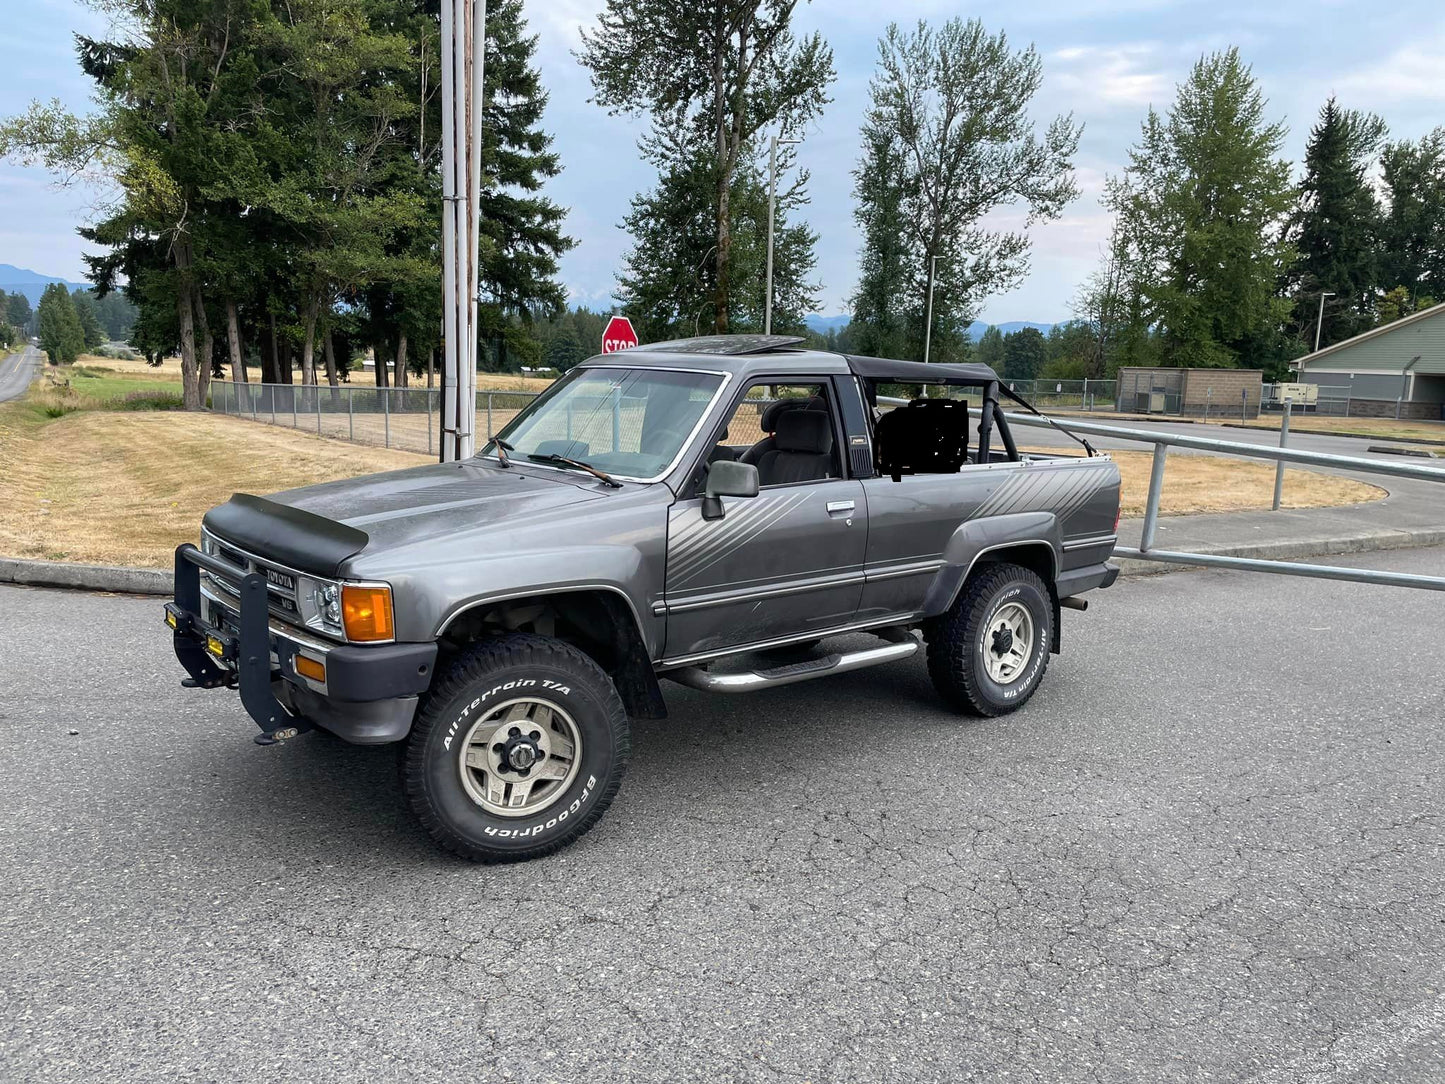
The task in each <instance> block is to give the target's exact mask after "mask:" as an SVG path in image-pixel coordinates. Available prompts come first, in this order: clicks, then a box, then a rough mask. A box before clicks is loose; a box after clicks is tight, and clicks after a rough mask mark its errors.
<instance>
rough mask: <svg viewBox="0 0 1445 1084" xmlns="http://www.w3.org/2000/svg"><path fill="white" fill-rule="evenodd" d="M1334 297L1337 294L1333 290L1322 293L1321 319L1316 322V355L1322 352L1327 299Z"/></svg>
mask: <svg viewBox="0 0 1445 1084" xmlns="http://www.w3.org/2000/svg"><path fill="white" fill-rule="evenodd" d="M1334 296H1335V293H1334V291H1333V290H1322V291H1321V292H1320V315H1319V319H1318V320H1316V321H1315V353H1316V354H1318V353H1319V352H1320V332H1321V331H1323V330H1324V327H1325V298H1327V297H1334Z"/></svg>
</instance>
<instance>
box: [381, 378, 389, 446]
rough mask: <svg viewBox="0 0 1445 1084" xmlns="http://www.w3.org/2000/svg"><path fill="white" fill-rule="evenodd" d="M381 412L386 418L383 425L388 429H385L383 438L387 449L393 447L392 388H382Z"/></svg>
mask: <svg viewBox="0 0 1445 1084" xmlns="http://www.w3.org/2000/svg"><path fill="white" fill-rule="evenodd" d="M381 412H382V414H383V416H384V417H385V419H386V420H385V421H384V422H383V423H382V424H383V425H384V426H385V427H386V429H385V435H384V436H383V437H382V443H383V444H384V445H385V446H386V447H388V448H390V447H391V389H390V388H382V389H381Z"/></svg>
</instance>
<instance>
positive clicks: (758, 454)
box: [166, 336, 1119, 861]
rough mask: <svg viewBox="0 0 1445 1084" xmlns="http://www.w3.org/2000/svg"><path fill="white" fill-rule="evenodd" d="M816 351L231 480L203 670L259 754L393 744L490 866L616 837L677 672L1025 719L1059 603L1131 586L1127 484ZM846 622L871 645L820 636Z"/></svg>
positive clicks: (205, 550)
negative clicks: (867, 678) (414, 461)
mask: <svg viewBox="0 0 1445 1084" xmlns="http://www.w3.org/2000/svg"><path fill="white" fill-rule="evenodd" d="M800 341H801V340H798V339H792V338H787V337H782V336H769V337H763V336H722V337H712V338H701V339H686V340H681V341H677V342H670V343H659V344H656V345H651V346H644V347H638V348H635V349H633V350H629V351H627V352H625V353H621V354H612V355H608V356H605V357H597V358H593V359H591V360H590V361H588V362H586V363H585V364H583V365H580V366H578V367H576V368H574V369H573V370H571V371H570V372H569V373H567V375H566V376H564V377H563V378H561V379H560V380H558V381H557V382H556V383H555V384H554V385H552V386H551V387H550V388H548V389H547V391H546V392H544V393H542V394H541V395H540V396H538V397H537V398H536V400H535V401H534V402H533V403H532V404H531V405H529V406H528V407H527V409H525V410H523V411H522V412H521V413H519V414H518V415H517V416H516V417H515V418H513V419H512V420H511V421H510V422H509V423H508V424H507V425H506V426H505V427H504V428H502V429H501V431H500V432H498V433H497V434H496V436H495V437H493V438H492V439H491V440H490V441H489V442H488V443H487V444H486V445H485V446H484V447H483V448H482V449H481V451H480V452H479V454H478V455H477V456H476V458H474V459H471V460H468V461H466V462H462V463H447V464H438V465H433V466H424V467H416V468H413V469H410V470H402V471H396V472H392V473H388V474H378V475H373V476H370V477H366V478H356V479H351V480H348V481H341V482H330V483H326V484H324V485H317V486H309V487H307V488H305V489H296V490H290V491H287V492H284V493H278V494H274V495H272V496H271V497H268V498H264V499H263V498H259V497H253V496H248V495H245V494H237V495H236V496H234V497H233V498H232V499H231V500H230V501H229V502H227V503H226V504H223V505H221V506H219V507H217V508H214V509H212V510H211V511H210V512H209V513H207V514H206V516H205V519H204V524H203V529H202V542H201V545H200V547H199V548H197V547H195V546H192V545H184V546H181V547H180V548H179V549H178V550H177V551H176V591H175V600H174V602H172V603H170V604H168V605H167V607H166V623H167V624H168V625H170V626H171V627H172V629H173V630H174V644H175V651H176V655H177V657H178V658H179V660H180V662H181V664H182V665H183V666H184V667H185V669H186V671H187V672H188V673H189V675H190V677H189V678H188V679H187V680H186V682H185V684H187V685H189V686H192V687H200V688H208V689H209V688H221V687H225V688H236V689H237V690H238V691H239V693H240V697H241V701H242V703H243V705H244V706H245V708H246V710H247V712H248V713H249V714H250V715H251V717H252V718H253V719H255V721H256V722H257V723H258V724H259V725H260V727H261V731H262V733H261V734H260V735H258V737H257V741H259V742H261V743H263V744H268V743H273V742H276V741H279V740H283V739H287V738H291V737H294V736H295V735H297V734H298V733H300V732H302V731H305V730H309V729H312V728H313V727H322V728H324V729H326V730H329V731H331V732H332V733H334V734H336V735H338V736H339V737H341V738H344V739H346V740H347V741H351V742H357V743H361V744H375V743H382V742H403V741H404V742H405V743H406V748H405V751H404V757H403V765H404V767H403V779H404V786H405V790H406V793H407V795H408V798H409V800H410V802H411V805H412V807H413V808H414V809H415V811H416V813H417V816H418V817H419V818H420V820H421V822H422V824H423V825H424V826H425V827H426V829H427V830H428V831H429V832H430V833H431V835H432V836H433V837H434V838H435V839H436V840H437V842H438V843H440V844H441V845H442V846H443V847H445V848H447V849H448V850H450V851H453V852H455V853H456V854H459V855H462V856H464V857H467V858H471V859H477V860H483V861H498V860H514V859H522V858H532V857H535V856H538V855H542V854H546V853H548V852H551V851H554V850H556V849H558V848H560V847H562V846H564V845H566V844H567V843H569V842H571V841H572V840H574V839H576V838H577V837H578V836H580V835H582V833H584V832H585V831H587V829H588V828H589V827H590V826H591V825H593V824H594V823H596V821H597V820H598V818H600V817H601V816H602V814H603V812H604V811H605V810H606V809H607V806H608V805H609V803H611V801H612V798H613V796H614V795H615V794H616V793H617V789H618V786H619V785H620V783H621V781H622V774H623V770H624V767H625V765H626V763H627V758H628V752H629V747H630V738H629V730H628V719H629V717H636V718H659V717H662V716H664V715H665V714H666V706H665V704H664V701H663V695H662V688H661V683H660V681H659V679H661V678H666V679H669V680H672V681H675V682H680V683H681V684H684V685H689V686H692V687H693V688H696V689H704V690H709V691H713V692H722V693H740V692H751V691H754V690H765V689H769V688H772V687H774V686H779V685H785V684H789V683H792V682H797V681H805V680H809V679H812V678H819V677H825V676H827V675H829V674H841V673H844V672H846V671H849V670H856V669H859V668H860V667H865V666H872V665H875V664H878V663H883V662H888V661H891V660H895V659H903V658H906V657H908V656H910V655H912V654H914V653H915V652H917V651H920V650H921V651H924V652H926V655H927V659H928V670H929V673H930V675H931V676H932V678H933V682H934V684H935V686H936V687H937V689H938V692H939V694H940V695H941V696H942V698H943V700H944V702H945V703H946V704H947V705H948V706H949V707H950V708H952V709H954V710H957V711H959V712H963V713H968V714H974V715H999V714H1002V713H1005V712H1010V711H1014V710H1015V709H1017V708H1019V707H1021V706H1022V705H1023V704H1024V703H1025V702H1026V701H1027V700H1028V699H1029V697H1030V696H1031V695H1032V694H1033V692H1034V690H1035V689H1036V688H1037V687H1038V685H1039V682H1040V681H1041V680H1042V679H1043V676H1044V669H1045V667H1046V666H1047V665H1048V660H1049V655H1050V653H1051V652H1057V651H1058V650H1059V623H1060V611H1061V608H1072V609H1083V608H1084V606H1085V603H1083V602H1082V601H1081V600H1079V598H1078V596H1079V595H1080V594H1082V593H1083V592H1085V591H1088V590H1090V589H1093V588H1097V587H1107V586H1109V585H1110V584H1111V583H1112V582H1113V581H1114V578H1115V576H1116V575H1117V570H1116V569H1115V568H1114V567H1113V566H1111V565H1109V564H1108V563H1107V560H1108V558H1109V556H1110V554H1111V553H1112V552H1113V548H1114V541H1115V532H1116V529H1117V526H1118V513H1119V471H1118V469H1117V467H1116V466H1115V464H1114V463H1113V462H1112V461H1111V460H1109V459H1108V458H1107V457H1104V456H1096V455H1094V454H1093V451H1092V449H1088V448H1087V444H1085V447H1086V449H1087V450H1088V452H1089V454H1088V455H1087V456H1080V457H1064V456H1054V455H1043V454H1024V453H1020V452H1019V451H1018V449H1017V447H1016V444H1015V442H1014V439H1013V436H1012V435H1011V434H1010V432H1009V428H1008V425H1007V423H1006V420H1005V419H1004V417H1003V415H1002V412H1001V410H1000V408H999V396H1000V394H1002V395H1004V396H1007V397H1010V398H1012V397H1013V396H1012V395H1011V393H1010V392H1009V391H1008V389H1007V388H1002V387H1001V386H1000V384H999V380H998V377H997V376H996V375H995V374H994V373H993V371H992V370H990V369H988V368H987V367H985V366H980V365H954V366H950V365H927V366H925V365H922V364H919V363H916V362H907V361H889V360H883V359H878V358H864V357H844V356H840V355H837V354H831V353H822V352H818V351H813V350H806V349H799V348H798V347H797V344H798V343H799V342H800ZM925 383H926V385H927V386H929V387H932V388H933V389H934V394H933V396H932V397H922V394H921V393H923V392H924V391H925V387H924V385H925ZM940 391H942V392H943V393H944V394H939V392H940ZM880 403H881V404H882V405H881V406H880ZM888 406H892V409H884V408H885V407H888ZM842 633H864V634H871V635H873V636H875V637H877V640H878V642H877V643H876V644H875V645H868V643H867V641H866V640H863V641H861V642H862V643H863V645H864V646H861V647H858V646H851V645H853V644H857V643H859V642H860V641H859V639H858V638H857V637H854V638H853V639H852V640H850V641H848V643H847V644H845V646H844V648H843V649H841V650H837V651H829V650H828V649H827V648H826V647H824V648H819V647H818V646H817V645H818V644H819V643H820V642H822V641H824V640H827V639H828V638H830V637H834V636H837V635H839V634H842Z"/></svg>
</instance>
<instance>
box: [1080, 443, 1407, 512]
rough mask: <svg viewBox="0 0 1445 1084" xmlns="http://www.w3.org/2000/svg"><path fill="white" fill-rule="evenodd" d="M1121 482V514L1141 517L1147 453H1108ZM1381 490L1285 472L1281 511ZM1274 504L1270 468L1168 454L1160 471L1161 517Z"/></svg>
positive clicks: (1368, 497) (1348, 500)
mask: <svg viewBox="0 0 1445 1084" xmlns="http://www.w3.org/2000/svg"><path fill="white" fill-rule="evenodd" d="M1109 455H1110V456H1111V457H1113V459H1114V461H1115V462H1116V463H1118V464H1119V474H1120V476H1121V477H1122V478H1123V491H1122V495H1121V500H1120V504H1121V505H1122V506H1123V511H1124V515H1126V516H1142V515H1143V514H1144V503H1145V501H1146V500H1147V498H1148V495H1149V469H1150V466H1151V465H1152V462H1153V459H1154V456H1153V453H1152V452H1110V453H1109ZM1383 496H1385V490H1383V489H1381V488H1379V487H1378V486H1372V485H1368V484H1366V483H1365V482H1356V481H1355V480H1353V479H1351V478H1341V477H1339V476H1338V475H1333V474H1318V473H1316V472H1315V471H1306V470H1287V471H1285V472H1284V494H1283V501H1282V503H1283V505H1284V507H1286V508H1325V507H1329V506H1332V505H1341V504H1363V503H1364V502H1366V501H1377V500H1379V499H1380V498H1381V497H1383ZM1273 500H1274V464H1273V463H1253V462H1248V461H1245V460H1240V459H1223V458H1220V457H1218V456H1206V455H1171V456H1170V457H1169V459H1168V461H1167V463H1166V466H1165V470H1164V491H1163V493H1162V494H1161V496H1160V502H1159V504H1160V512H1161V513H1162V514H1163V515H1166V516H1184V515H1197V514H1200V513H1204V512H1241V511H1247V510H1252V509H1264V508H1268V507H1269V506H1270V504H1271V503H1272V502H1273Z"/></svg>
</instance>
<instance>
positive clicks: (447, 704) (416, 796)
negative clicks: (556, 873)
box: [402, 633, 632, 862]
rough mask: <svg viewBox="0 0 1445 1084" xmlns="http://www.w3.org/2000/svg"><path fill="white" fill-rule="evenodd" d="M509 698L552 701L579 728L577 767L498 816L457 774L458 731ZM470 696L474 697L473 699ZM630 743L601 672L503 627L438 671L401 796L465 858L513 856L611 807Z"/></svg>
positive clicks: (575, 653) (553, 846) (571, 831)
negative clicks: (547, 793)
mask: <svg viewBox="0 0 1445 1084" xmlns="http://www.w3.org/2000/svg"><path fill="white" fill-rule="evenodd" d="M518 695H520V696H524V697H525V698H527V699H529V700H537V701H543V702H545V703H550V704H555V705H556V706H557V707H558V708H560V709H562V710H563V711H564V712H565V713H566V714H567V715H568V716H570V718H571V720H572V721H573V723H575V726H576V728H577V730H578V731H579V732H580V737H581V748H580V751H579V752H578V753H577V760H578V771H577V772H576V776H575V778H574V779H572V780H571V781H570V782H568V783H566V784H565V791H564V792H563V793H562V794H561V795H560V796H559V797H557V798H556V799H555V800H553V801H552V803H551V804H549V805H548V806H547V807H546V808H544V809H542V810H541V811H540V812H538V813H536V814H533V815H530V816H504V815H501V814H498V813H493V812H490V811H488V810H487V809H485V808H484V807H483V806H482V805H481V804H479V803H478V801H476V800H474V798H473V797H472V795H470V794H469V793H468V791H467V785H466V784H464V783H463V781H462V771H463V769H462V761H463V758H465V757H466V753H467V749H466V740H465V739H466V736H467V733H468V731H469V730H470V728H471V727H472V725H473V723H474V722H475V721H476V720H478V719H482V718H485V717H486V713H487V711H488V707H487V705H488V703H489V702H490V703H491V704H493V705H496V704H501V703H505V702H506V700H507V699H508V698H515V697H517V696H518ZM479 701H480V702H479ZM631 750H632V739H631V732H630V730H629V727H628V722H627V712H626V711H625V710H624V708H623V706H622V700H621V699H620V698H619V697H618V695H617V690H616V688H614V687H613V684H612V681H611V680H610V679H609V678H608V676H607V674H606V673H605V672H604V671H603V670H602V668H601V667H599V666H598V665H597V664H596V663H595V662H593V661H592V659H590V658H589V657H588V656H587V655H585V654H583V653H582V652H581V651H579V650H578V649H577V648H575V647H573V646H572V645H570V644H567V643H564V642H563V641H561V640H554V639H551V638H549V637H545V636H533V635H530V634H525V633H509V634H507V635H505V636H499V637H497V638H496V639H492V640H487V641H484V642H482V643H478V644H476V645H474V646H472V647H471V648H469V649H468V650H467V651H465V652H464V653H462V654H460V655H458V656H457V657H456V658H454V659H453V660H452V661H451V664H450V665H449V666H448V667H447V668H446V669H445V671H444V672H443V673H441V674H440V675H439V676H438V678H437V681H436V683H435V684H434V685H433V686H432V688H431V690H430V692H428V694H427V696H426V698H425V700H424V702H423V704H422V705H421V707H420V709H419V711H418V713H417V718H416V722H415V723H413V725H412V729H411V735H410V736H409V737H408V738H407V743H406V751H405V754H404V755H403V758H402V784H403V787H404V789H405V792H406V795H407V799H408V801H409V802H410V804H411V807H412V809H413V811H414V812H415V813H416V815H417V818H418V820H420V821H421V824H422V827H424V828H425V829H426V830H427V832H428V833H429V834H430V835H431V837H432V838H433V839H434V840H436V842H437V843H438V844H439V845H440V846H441V847H443V848H445V849H446V850H448V851H451V852H452V853H453V854H456V855H460V856H461V857H463V858H467V859H470V860H471V861H473V862H519V861H523V860H526V859H529V858H539V857H541V856H542V855H546V854H551V853H552V852H553V851H557V850H560V849H561V848H562V847H565V846H567V845H568V844H569V843H571V842H572V841H573V840H575V839H577V838H578V837H579V836H581V835H582V834H583V833H585V832H586V831H587V830H588V829H589V828H591V827H592V826H593V825H594V824H596V823H597V821H598V820H599V819H600V818H601V817H602V814H603V813H605V812H606V811H607V807H608V806H609V805H611V804H612V799H613V797H614V796H615V795H616V794H617V788H618V787H619V786H621V785H622V775H623V772H624V771H625V770H626V767H627V758H628V756H629V754H630V753H631Z"/></svg>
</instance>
